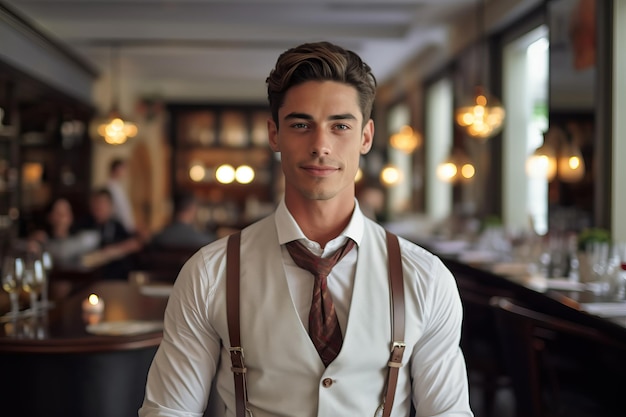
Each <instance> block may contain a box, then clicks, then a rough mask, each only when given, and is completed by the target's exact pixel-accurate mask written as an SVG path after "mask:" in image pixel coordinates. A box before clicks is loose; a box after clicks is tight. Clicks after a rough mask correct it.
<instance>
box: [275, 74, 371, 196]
mask: <svg viewBox="0 0 626 417" xmlns="http://www.w3.org/2000/svg"><path fill="white" fill-rule="evenodd" d="M278 120H279V127H277V126H276V124H275V123H274V122H273V121H272V120H270V121H269V122H268V127H269V138H270V146H271V148H272V150H274V151H275V152H280V153H281V161H282V162H281V163H282V169H283V173H284V174H285V193H286V196H291V197H295V196H300V197H302V198H304V199H308V200H330V199H333V198H335V197H337V196H338V198H342V199H345V201H346V203H348V204H352V200H353V198H354V177H355V175H356V172H357V169H358V167H359V159H360V156H361V155H362V154H366V153H367V152H368V151H369V150H370V148H371V146H372V137H373V134H374V124H373V122H372V121H371V120H369V121H368V122H367V123H366V124H365V127H363V115H362V114H361V110H360V108H359V103H358V95H357V91H356V89H355V88H354V87H352V86H349V85H346V84H343V83H338V82H334V81H308V82H306V83H304V84H300V85H297V86H295V87H292V88H291V89H290V90H289V91H288V92H287V94H286V95H285V102H284V104H283V106H282V107H281V108H280V109H279V111H278Z"/></svg>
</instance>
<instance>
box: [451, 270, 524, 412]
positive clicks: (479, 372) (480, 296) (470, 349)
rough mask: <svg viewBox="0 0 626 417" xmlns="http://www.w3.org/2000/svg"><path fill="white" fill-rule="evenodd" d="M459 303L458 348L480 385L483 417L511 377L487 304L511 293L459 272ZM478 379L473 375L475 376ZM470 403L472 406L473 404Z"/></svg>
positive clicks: (473, 384)
mask: <svg viewBox="0 0 626 417" xmlns="http://www.w3.org/2000/svg"><path fill="white" fill-rule="evenodd" d="M455 278H456V281H457V287H458V289H459V295H460V297H461V302H462V304H463V326H462V328H461V349H462V350H463V355H464V356H465V362H466V364H467V369H468V373H469V375H470V379H471V380H472V383H471V384H470V389H472V387H474V386H478V387H480V392H481V397H482V401H481V402H482V407H481V409H482V412H481V413H480V415H481V416H483V417H491V416H493V415H494V414H493V413H494V408H495V402H496V395H497V392H498V391H499V390H501V389H505V388H510V386H511V380H510V378H509V376H508V374H507V371H506V367H505V365H504V359H503V355H502V352H501V347H500V340H499V338H498V334H497V333H496V331H495V327H496V325H495V316H494V312H493V309H492V308H491V306H490V305H489V300H490V299H491V298H492V297H494V296H511V295H512V293H511V292H510V291H509V290H507V289H504V288H501V287H497V286H494V285H488V284H486V283H485V282H481V281H480V279H478V277H475V276H468V275H465V274H462V273H457V274H456V275H455ZM477 377H478V378H479V379H475V378H477ZM473 407H475V406H474V405H473Z"/></svg>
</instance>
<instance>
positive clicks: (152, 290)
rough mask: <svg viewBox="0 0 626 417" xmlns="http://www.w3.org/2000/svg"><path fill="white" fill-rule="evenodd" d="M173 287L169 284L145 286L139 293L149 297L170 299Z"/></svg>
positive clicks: (140, 288)
mask: <svg viewBox="0 0 626 417" xmlns="http://www.w3.org/2000/svg"><path fill="white" fill-rule="evenodd" d="M172 288H174V286H173V285H168V284H145V285H142V286H140V287H139V292H140V293H141V294H143V295H147V296H149V297H169V295H170V294H171V292H172Z"/></svg>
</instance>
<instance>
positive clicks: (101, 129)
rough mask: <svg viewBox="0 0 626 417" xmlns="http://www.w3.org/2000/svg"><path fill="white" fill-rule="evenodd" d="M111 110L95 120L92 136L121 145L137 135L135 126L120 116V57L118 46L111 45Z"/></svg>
mask: <svg viewBox="0 0 626 417" xmlns="http://www.w3.org/2000/svg"><path fill="white" fill-rule="evenodd" d="M110 62H111V74H110V76H111V78H110V83H109V87H110V91H111V110H110V111H109V113H108V115H107V116H105V117H104V118H101V119H100V120H97V121H96V123H95V126H94V130H95V132H94V133H93V136H94V137H96V138H98V139H100V140H104V142H106V143H107V144H109V145H121V144H123V143H126V141H127V140H128V139H130V138H132V137H135V136H136V135H137V126H136V125H135V124H134V123H133V122H131V121H129V120H128V119H126V118H124V117H122V115H121V113H120V110H119V98H120V93H121V83H120V57H119V47H117V46H111V58H110Z"/></svg>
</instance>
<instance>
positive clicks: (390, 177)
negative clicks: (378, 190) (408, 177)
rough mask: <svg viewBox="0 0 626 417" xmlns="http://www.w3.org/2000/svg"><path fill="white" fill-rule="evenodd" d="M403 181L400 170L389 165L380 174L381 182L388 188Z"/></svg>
mask: <svg viewBox="0 0 626 417" xmlns="http://www.w3.org/2000/svg"><path fill="white" fill-rule="evenodd" d="M401 180H402V175H401V174H400V170H398V168H396V167H395V166H392V165H388V166H386V167H385V168H383V170H382V171H381V172H380V181H381V182H382V183H383V184H384V185H385V186H387V187H390V186H393V185H397V184H398V183H400V181H401Z"/></svg>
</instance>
